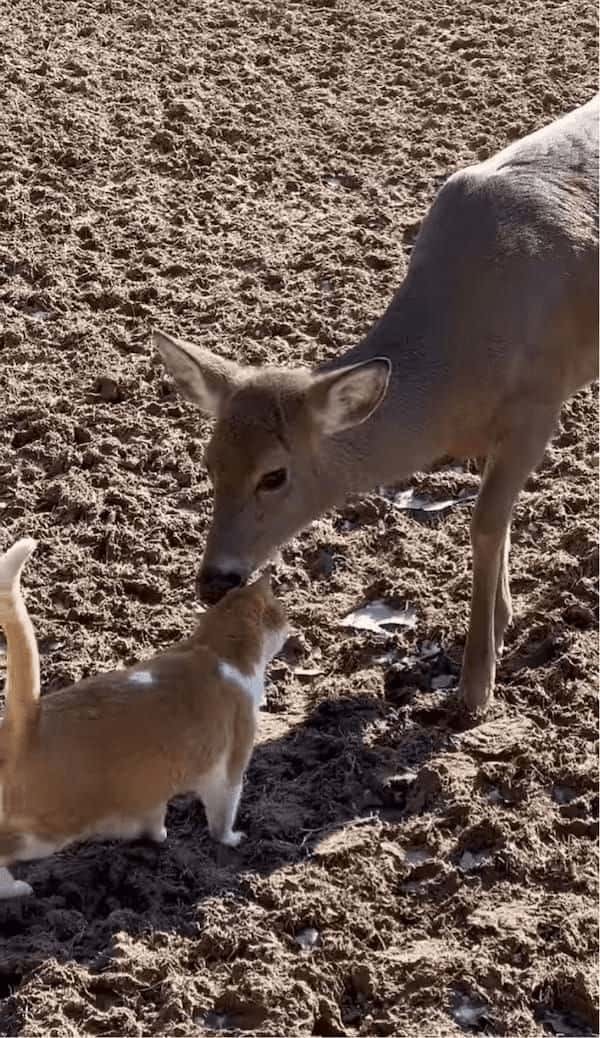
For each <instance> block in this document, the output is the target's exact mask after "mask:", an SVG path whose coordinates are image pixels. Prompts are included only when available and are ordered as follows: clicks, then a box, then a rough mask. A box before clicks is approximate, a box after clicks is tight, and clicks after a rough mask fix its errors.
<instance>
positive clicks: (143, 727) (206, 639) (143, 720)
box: [0, 542, 285, 864]
mask: <svg viewBox="0 0 600 1038" xmlns="http://www.w3.org/2000/svg"><path fill="white" fill-rule="evenodd" d="M19 544H23V542H19ZM17 547H18V545H15V546H14V547H13V549H11V552H13V553H14V552H15V549H16V548H17ZM30 550H31V549H30ZM11 552H8V553H7V554H6V555H5V556H4V557H3V558H2V559H0V582H1V580H2V574H3V566H4V568H6V560H7V559H8V560H9V562H10V558H9V557H10V556H11ZM25 557H26V556H25ZM21 565H22V562H21ZM13 569H14V563H13ZM0 591H1V588H0ZM0 620H1V621H2V623H3V626H4V628H5V632H6V638H7V645H8V660H9V686H8V696H7V702H8V708H7V715H6V719H5V723H4V724H3V726H2V728H1V729H0V759H1V762H2V763H1V769H0V784H1V787H2V814H1V815H0V819H1V820H0V864H2V862H6V863H7V862H9V861H11V860H15V859H18V858H21V857H27V856H28V855H27V853H26V849H25V845H24V844H23V840H22V834H29V835H33V836H34V837H35V838H36V840H38V841H39V840H43V841H48V842H49V843H50V844H53V845H56V846H63V845H64V844H65V843H69V842H71V841H73V840H75V839H78V838H82V837H85V836H92V835H94V834H100V835H115V836H119V835H122V833H121V832H120V830H124V832H123V834H124V835H129V834H128V833H127V832H126V830H127V828H128V826H129V825H130V827H131V834H130V835H141V834H142V833H144V832H146V831H149V832H152V831H154V832H156V831H157V829H160V825H161V824H162V823H161V821H160V816H161V812H164V808H165V806H166V803H167V802H168V800H169V799H170V798H171V797H173V796H175V795H176V794H179V793H189V792H198V790H199V789H202V782H203V780H202V777H203V776H206V775H207V774H210V773H211V772H213V771H214V770H215V769H217V768H218V767H219V766H220V765H221V764H222V767H223V782H224V783H225V785H229V786H231V788H235V787H236V786H238V785H239V784H240V783H241V781H242V777H243V774H244V771H245V769H246V766H247V764H248V760H249V758H250V754H251V752H252V746H253V740H254V732H255V714H256V705H257V704H256V703H255V702H253V700H252V699H251V697H250V696H249V694H248V692H247V691H246V690H244V689H243V688H242V687H240V685H239V684H238V683H237V682H236V681H233V680H230V679H228V678H227V677H226V676H223V673H222V672H221V671H222V664H223V663H226V664H229V665H230V666H231V667H234V668H236V669H237V671H239V672H240V674H241V675H243V676H244V675H251V674H252V673H253V672H254V671H255V670H256V669H257V668H259V669H260V668H261V666H263V665H264V662H263V657H264V655H265V647H266V643H267V642H268V641H269V639H271V641H272V640H273V638H274V636H275V634H276V632H277V631H279V632H281V631H283V629H284V627H285V615H284V612H283V609H282V607H281V606H280V605H279V603H278V602H277V601H276V600H275V599H274V597H273V594H272V592H271V589H270V583H269V581H268V580H267V579H266V578H264V577H263V578H261V579H260V580H258V581H256V582H255V583H254V584H252V585H249V586H248V587H246V588H243V589H241V590H238V591H235V592H232V593H231V594H230V595H228V596H227V597H226V598H224V599H223V601H222V602H221V603H219V605H218V606H216V607H215V608H213V609H212V610H210V611H208V612H207V613H206V614H204V615H203V616H202V617H201V618H200V621H199V624H198V626H197V629H196V630H195V631H194V633H193V634H192V635H191V637H190V638H188V639H187V640H185V641H182V642H180V643H179V644H176V645H174V646H172V647H171V648H169V649H166V650H165V651H164V652H162V653H160V654H158V655H157V656H154V657H153V658H152V659H149V660H146V661H144V662H142V663H139V664H137V665H136V666H134V667H130V668H127V669H125V670H117V671H113V672H111V673H107V674H99V675H97V676H95V677H91V678H87V679H86V680H84V681H80V682H78V683H77V684H76V685H72V686H71V687H69V688H66V689H64V690H62V691H60V692H55V693H53V694H51V695H48V696H45V697H43V698H42V699H38V698H37V697H36V696H35V695H34V694H30V695H29V696H27V695H26V694H25V692H24V690H23V689H22V688H21V690H20V697H19V698H16V696H15V690H16V688H17V687H18V682H19V680H20V676H21V675H23V674H24V675H25V676H28V675H29V676H31V675H32V674H37V673H38V672H39V664H38V657H37V644H36V640H35V635H34V633H33V629H32V628H31V625H30V623H29V619H28V616H27V612H26V608H25V606H24V603H23V601H22V599H21V596H20V590H19V586H18V573H17V578H16V582H14V581H13V585H12V587H11V589H10V591H9V592H5V594H4V595H2V594H1V593H0ZM281 640H282V638H280V639H279V644H281ZM136 675H138V678H141V679H142V683H136ZM132 679H133V680H132ZM31 691H32V692H35V689H33V690H31ZM211 789H212V786H211ZM201 795H202V794H201ZM202 798H203V799H205V798H204V797H202ZM206 806H207V813H209V807H210V805H206ZM111 819H115V820H116V821H115V824H114V826H112V828H111V824H110V820H111ZM123 821H124V822H125V823H126V824H125V825H122V824H121V823H122V822H123ZM209 822H210V818H209ZM113 830H114V832H113ZM137 830H139V832H138V831H137ZM215 835H217V836H219V833H215ZM220 835H221V836H223V835H225V836H227V835H228V834H227V833H225V834H220ZM36 856H37V855H36Z"/></svg>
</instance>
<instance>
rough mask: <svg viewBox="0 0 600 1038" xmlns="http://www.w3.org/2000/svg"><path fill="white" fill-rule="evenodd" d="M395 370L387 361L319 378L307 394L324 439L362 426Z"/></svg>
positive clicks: (345, 369) (371, 362)
mask: <svg viewBox="0 0 600 1038" xmlns="http://www.w3.org/2000/svg"><path fill="white" fill-rule="evenodd" d="M391 370H392V365H391V362H390V361H389V360H388V359H387V357H376V358H375V359H374V360H368V361H365V362H364V363H363V364H353V365H352V366H351V367H348V368H342V369H341V370H340V371H332V372H331V373H329V374H327V375H317V376H315V379H314V381H313V384H312V386H310V388H309V390H308V399H309V405H310V407H311V408H312V411H313V414H314V416H315V418H316V421H317V422H318V424H319V425H320V427H321V431H322V432H323V433H324V435H325V436H333V435H334V433H338V432H341V431H342V430H343V429H349V428H351V427H352V426H353V425H360V424H361V422H365V421H366V420H367V418H368V417H369V416H370V415H372V414H373V411H375V410H376V408H378V407H379V405H380V403H381V401H382V400H383V398H384V396H385V394H386V391H387V387H388V383H389V381H390V373H391Z"/></svg>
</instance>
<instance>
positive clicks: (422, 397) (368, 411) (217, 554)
mask: <svg viewBox="0 0 600 1038" xmlns="http://www.w3.org/2000/svg"><path fill="white" fill-rule="evenodd" d="M599 114H600V107H599V103H598V98H597V97H596V98H594V99H593V100H592V101H590V102H589V103H588V104H586V105H584V106H582V107H581V108H579V109H577V110H576V111H575V112H572V113H571V114H569V115H567V116H565V117H564V118H562V119H560V120H558V121H557V122H555V123H553V124H552V125H550V126H548V127H545V128H543V129H542V130H539V131H537V132H536V133H534V134H531V135H530V136H529V137H526V138H524V139H523V140H521V141H518V142H516V143H515V144H512V145H511V146H510V147H508V148H506V149H505V150H503V151H501V152H500V153H499V154H497V155H496V156H494V157H492V158H490V159H488V160H486V161H485V162H482V163H479V164H478V165H476V166H472V167H470V168H468V169H465V170H462V171H461V172H459V173H456V174H454V176H452V177H450V179H449V180H448V181H447V182H446V184H445V185H444V187H443V188H442V189H441V191H440V192H439V194H438V196H437V198H436V200H435V202H434V204H433V206H432V208H431V210H430V212H429V214H428V216H427V217H426V219H425V220H424V222H423V225H422V227H421V230H420V233H419V236H418V238H417V241H416V243H415V247H414V249H413V253H412V256H411V260H410V265H409V269H408V272H407V275H406V277H405V279H404V282H403V283H402V285H401V287H400V289H399V290H398V292H397V293H396V295H395V296H394V298H393V299H392V301H391V303H390V305H389V307H388V309H387V310H386V311H385V313H384V314H383V316H382V317H381V318H380V320H379V321H378V322H377V323H376V324H375V325H374V326H373V328H372V329H371V331H370V332H369V333H368V334H367V336H366V337H365V339H364V340H363V341H362V342H361V343H360V344H359V345H357V346H356V347H354V348H353V349H351V350H350V351H348V352H347V353H345V354H344V355H343V356H342V357H339V358H336V359H335V360H333V361H331V362H329V363H328V364H327V365H325V366H323V367H321V368H320V369H318V371H316V372H314V373H311V372H308V371H305V370H303V369H281V368H264V369H260V370H256V369H253V368H248V367H240V366H239V365H236V364H234V363H233V362H231V361H225V360H223V359H222V358H216V357H214V355H212V354H210V353H209V352H208V351H206V350H203V349H200V348H197V347H194V346H189V345H187V344H184V343H180V342H177V341H175V340H173V339H171V338H169V337H168V336H165V335H164V334H163V333H160V332H156V333H155V340H156V342H157V344H158V346H159V348H160V350H161V352H162V355H163V358H164V359H165V361H166V363H167V365H168V366H169V367H170V369H171V370H172V372H173V373H174V375H175V377H176V379H177V381H178V382H179V384H180V386H181V387H182V389H183V390H184V392H186V393H187V395H188V396H189V397H191V398H192V399H193V400H195V401H196V402H197V403H198V404H199V405H200V407H201V409H202V410H204V412H205V413H209V414H212V415H214V416H215V417H216V418H217V425H216V428H215V431H214V433H213V437H212V439H211V442H210V444H209V446H208V449H207V464H208V466H209V471H210V473H211V476H212V478H213V483H214V488H215V510H214V517H213V522H212V526H211V530H210V533H209V537H208V541H207V546H206V551H205V556H204V560H203V565H202V567H201V570H200V575H199V583H200V590H201V593H203V594H204V595H205V597H207V596H208V597H218V596H219V594H221V593H223V591H224V590H226V589H227V588H228V587H230V586H235V584H237V583H240V582H243V581H244V580H245V579H246V578H247V576H248V575H249V574H250V573H251V572H252V570H253V569H254V568H255V567H256V566H258V565H260V564H261V563H262V562H263V561H264V560H265V559H266V558H267V557H268V556H269V555H270V554H271V553H272V552H273V551H274V550H275V548H277V547H278V546H279V545H281V544H282V543H284V542H285V541H287V540H288V539H289V538H290V537H291V536H292V535H293V534H294V533H295V532H297V531H298V530H299V529H301V528H302V527H304V526H305V525H307V523H308V522H310V521H311V520H312V519H314V518H315V517H316V516H318V515H319V514H321V513H322V512H324V511H326V510H327V509H329V508H331V507H332V506H334V505H336V504H339V503H340V502H342V501H343V500H344V498H345V497H346V495H347V494H349V493H354V492H357V491H361V490H368V489H370V488H372V487H374V486H376V485H378V484H381V483H386V482H391V481H397V480H400V479H402V478H404V477H406V476H408V475H410V474H411V473H413V472H415V471H418V470H420V469H423V468H424V467H426V466H427V465H429V464H431V462H433V461H435V460H436V459H437V458H439V457H441V456H443V455H451V456H454V457H468V456H478V457H485V458H486V464H485V469H484V474H483V480H482V484H481V489H480V493H479V496H478V500H477V504H476V506H475V509H474V514H473V519H472V545H473V594H472V604H471V620H470V627H469V634H468V638H467V645H466V649H465V658H464V663H463V672H462V679H461V687H462V693H463V696H464V699H465V702H466V704H467V706H468V708H469V709H471V710H472V711H474V712H479V711H481V710H483V709H484V708H485V706H486V705H487V703H488V702H489V699H490V696H491V693H492V689H493V683H494V672H495V660H496V655H497V653H498V652H499V651H500V650H501V648H502V644H503V637H504V631H505V628H506V626H507V624H508V623H509V622H510V619H511V603H510V591H509V582H508V551H509V538H510V515H511V511H512V506H513V503H514V500H515V498H516V496H517V494H518V492H519V490H520V489H521V487H522V486H523V484H524V482H525V480H526V478H527V476H528V474H529V472H530V471H531V469H532V468H533V467H534V466H535V465H536V464H537V463H538V462H539V461H540V460H541V457H542V455H543V452H544V449H545V446H546V443H547V441H548V439H549V437H550V436H551V435H552V432H553V430H554V427H555V424H556V421H557V418H558V414H559V410H560V407H561V405H562V403H563V401H564V400H566V399H567V398H568V397H569V396H570V395H571V394H572V393H574V392H575V391H576V390H577V389H578V388H580V387H581V386H583V385H585V384H586V383H587V382H589V381H591V380H593V379H594V378H595V377H597V371H598V232H597V213H598V118H599Z"/></svg>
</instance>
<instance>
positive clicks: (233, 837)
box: [221, 829, 246, 847]
mask: <svg viewBox="0 0 600 1038" xmlns="http://www.w3.org/2000/svg"><path fill="white" fill-rule="evenodd" d="M245 838H246V833H243V832H241V830H240V829H231V830H230V832H228V833H225V835H224V836H222V837H221V843H224V844H225V846H226V847H239V845H240V843H241V842H242V840H244V839H245Z"/></svg>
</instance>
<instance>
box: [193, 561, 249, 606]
mask: <svg viewBox="0 0 600 1038" xmlns="http://www.w3.org/2000/svg"><path fill="white" fill-rule="evenodd" d="M242 583H243V581H242V578H241V576H240V574H239V573H233V572H224V571H223V570H220V569H216V568H215V567H214V566H203V567H202V569H201V570H200V571H199V572H198V576H197V578H196V591H197V592H198V597H199V598H200V599H201V601H202V602H206V603H207V604H208V605H213V604H214V603H215V602H218V601H219V599H221V598H223V595H225V594H227V592H228V591H232V590H233V588H234V587H240V585H241V584H242Z"/></svg>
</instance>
